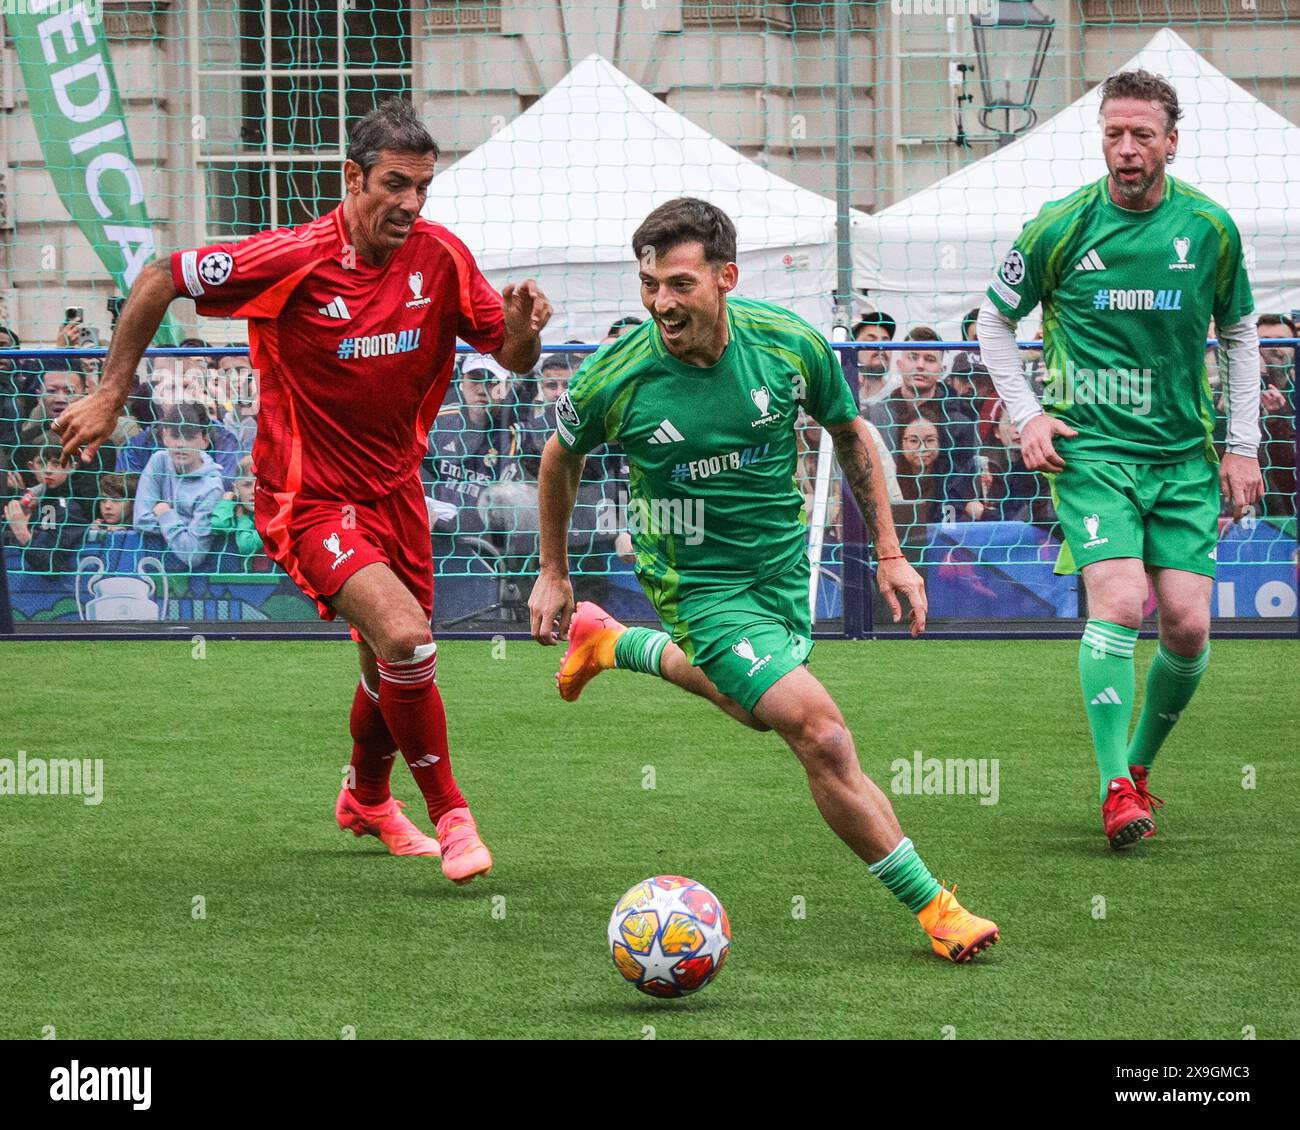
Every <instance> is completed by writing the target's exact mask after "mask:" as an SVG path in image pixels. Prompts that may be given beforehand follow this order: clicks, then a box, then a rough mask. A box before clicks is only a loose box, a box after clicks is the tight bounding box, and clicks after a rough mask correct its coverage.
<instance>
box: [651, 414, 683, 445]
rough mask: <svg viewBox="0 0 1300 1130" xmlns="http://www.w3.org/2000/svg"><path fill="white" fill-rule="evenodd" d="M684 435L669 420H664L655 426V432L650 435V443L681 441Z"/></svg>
mask: <svg viewBox="0 0 1300 1130" xmlns="http://www.w3.org/2000/svg"><path fill="white" fill-rule="evenodd" d="M685 439H686V437H685V436H684V435H682V433H681V432H679V431H678V430H677V429H676V428H674V427H673V424H672V421H671V420H665V421H664V422H663V423H662V424H660V425H659V426H658V427H657V428H655V434H654V435H652V436H651V437H650V442H651V443H682V442H684V441H685Z"/></svg>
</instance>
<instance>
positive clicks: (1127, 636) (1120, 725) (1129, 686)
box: [1079, 620, 1138, 801]
mask: <svg viewBox="0 0 1300 1130" xmlns="http://www.w3.org/2000/svg"><path fill="white" fill-rule="evenodd" d="M1137 638H1138V633H1137V629H1136V628H1125V627H1122V626H1121V625H1119V624H1112V623H1111V622H1110V621H1109V620H1089V621H1088V623H1087V624H1086V625H1085V626H1084V629H1083V639H1082V640H1081V641H1080V643H1079V683H1080V685H1081V686H1082V687H1083V709H1084V710H1085V711H1086V712H1087V715H1088V725H1089V727H1091V729H1092V745H1093V749H1094V751H1095V753H1096V755H1097V768H1098V770H1100V772H1101V790H1100V791H1101V799H1102V800H1103V801H1105V799H1106V786H1107V784H1108V783H1109V782H1111V781H1113V780H1114V779H1115V778H1116V777H1129V771H1128V726H1129V722H1130V721H1132V718H1133V695H1134V692H1135V690H1136V682H1137V680H1136V677H1135V675H1134V673H1133V647H1134V645H1135V644H1136V643H1137ZM1129 779H1130V780H1132V778H1131V777H1129Z"/></svg>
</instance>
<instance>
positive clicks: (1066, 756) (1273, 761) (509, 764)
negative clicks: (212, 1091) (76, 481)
mask: <svg viewBox="0 0 1300 1130" xmlns="http://www.w3.org/2000/svg"><path fill="white" fill-rule="evenodd" d="M1152 648H1153V645H1152V644H1151V643H1150V642H1144V643H1143V644H1141V645H1140V646H1139V650H1138V660H1139V685H1140V680H1141V678H1142V675H1143V673H1144V671H1145V667H1146V664H1147V662H1148V661H1149V659H1150V656H1151V653H1152ZM192 651H193V649H192V646H191V644H190V643H189V642H188V641H187V642H176V643H94V644H90V643H64V644H0V678H2V679H3V685H4V686H5V688H6V693H5V694H4V696H3V700H2V701H0V734H3V748H0V757H5V758H15V757H16V756H17V751H18V750H25V751H27V755H28V757H29V758H34V757H44V758H53V757H78V758H102V759H103V763H104V797H103V802H102V804H100V805H98V806H86V805H84V804H83V803H82V800H81V798H78V797H69V796H61V797H50V796H46V797H30V796H21V797H20V796H0V845H2V851H3V860H4V878H3V882H2V883H0V952H3V953H4V955H5V961H4V966H5V970H4V988H3V991H2V993H0V997H2V998H3V1007H0V1037H7V1038H38V1037H40V1036H41V1035H42V1033H43V1031H44V1030H46V1027H47V1026H51V1025H52V1026H53V1027H54V1030H55V1032H56V1033H57V1035H58V1037H59V1038H107V1037H126V1038H204V1037H231V1038H245V1037H297V1038H321V1039H336V1038H339V1037H340V1036H342V1035H344V1034H345V1033H346V1032H347V1031H348V1030H353V1031H355V1035H356V1037H357V1038H359V1039H364V1038H385V1037H387V1038H392V1037H424V1038H448V1037H600V1038H613V1039H640V1038H645V1037H648V1036H650V1035H654V1036H656V1037H658V1038H688V1037H705V1038H711V1037H909V1038H920V1039H940V1038H943V1037H944V1036H945V1035H949V1036H952V1035H955V1037H956V1038H957V1039H980V1038H1026V1037H1031V1038H1056V1037H1120V1038H1123V1037H1134V1038H1171V1037H1217V1038H1228V1039H1238V1038H1241V1036H1242V1034H1243V1030H1244V1029H1247V1028H1248V1027H1249V1028H1253V1029H1254V1030H1255V1033H1256V1034H1257V1036H1258V1037H1259V1038H1261V1039H1265V1038H1275V1037H1289V1038H1292V1039H1294V1038H1296V1037H1297V1036H1300V974H1298V973H1297V970H1298V969H1300V942H1298V941H1297V935H1296V930H1295V924H1294V917H1295V912H1294V907H1295V893H1294V892H1295V886H1294V884H1295V878H1296V861H1297V850H1296V841H1297V837H1296V821H1297V814H1298V813H1300V779H1298V776H1297V768H1298V767H1297V762H1296V752H1297V744H1298V743H1297V737H1296V735H1297V731H1298V729H1300V718H1298V717H1297V714H1298V713H1300V709H1298V707H1297V701H1298V698H1300V696H1297V679H1296V672H1297V670H1300V644H1296V643H1287V642H1247V641H1221V642H1218V643H1216V644H1215V653H1214V659H1213V661H1212V663H1211V666H1210V670H1209V673H1208V675H1207V677H1206V680H1205V682H1204V683H1203V684H1202V688H1201V691H1200V693H1199V695H1198V697H1197V699H1196V700H1195V701H1194V703H1193V704H1192V707H1191V708H1190V709H1189V711H1188V712H1187V715H1186V716H1185V718H1184V719H1183V721H1182V723H1181V724H1180V725H1179V727H1178V728H1177V729H1176V730H1175V732H1174V735H1173V737H1172V738H1171V739H1170V742H1169V743H1168V745H1167V746H1166V748H1165V749H1164V751H1162V753H1161V756H1160V758H1159V760H1158V761H1157V763H1156V772H1155V775H1154V779H1153V785H1154V787H1155V791H1156V792H1157V793H1159V794H1161V795H1163V796H1164V797H1165V799H1166V801H1167V802H1168V804H1167V807H1166V808H1165V809H1164V811H1163V813H1162V814H1158V816H1159V837H1158V838H1157V839H1156V840H1155V841H1153V842H1150V843H1146V844H1142V845H1139V846H1138V847H1137V848H1135V849H1134V850H1132V851H1130V852H1127V853H1124V854H1116V853H1113V852H1111V851H1110V850H1109V849H1107V847H1106V846H1105V843H1104V841H1103V839H1102V836H1101V829H1100V821H1099V816H1098V805H1097V801H1096V784H1097V783H1096V780H1095V770H1094V768H1093V761H1092V755H1091V752H1090V745H1089V742H1088V738H1087V731H1086V721H1085V719H1084V715H1083V711H1082V709H1081V707H1080V705H1079V701H1078V700H1079V691H1078V687H1077V683H1076V676H1075V655H1076V651H1077V645H1075V644H1072V643H1066V642H1059V643H1058V642H1041V641H1035V642H1002V643H983V642H969V643H965V642H963V643H956V642H953V643H949V642H921V643H899V642H887V643H884V642H882V643H859V644H852V643H841V642H836V643H822V644H819V645H818V647H817V651H816V653H815V655H814V657H813V670H814V672H815V673H816V674H817V675H818V676H820V677H821V678H822V680H823V681H824V682H825V683H826V684H827V685H828V686H829V687H830V689H831V692H832V693H833V694H834V695H835V697H836V699H837V700H838V701H839V703H840V704H841V706H842V708H843V710H844V713H845V716H846V717H847V719H848V722H849V725H850V726H851V728H852V730H853V732H854V735H855V737H856V739H857V744H858V749H859V753H860V756H861V759H862V762H863V765H864V767H865V769H866V770H867V772H868V773H869V774H870V775H871V776H872V777H873V778H874V779H875V780H876V781H877V783H879V784H881V785H882V787H884V788H886V790H887V791H888V790H889V787H890V781H891V778H892V774H891V771H890V763H891V762H892V761H893V760H895V759H897V758H909V759H910V758H911V757H912V755H913V751H915V750H920V751H922V753H923V755H924V756H926V757H939V758H947V757H976V758H997V759H998V765H999V796H998V803H997V804H995V805H981V804H979V803H978V800H977V798H975V797H972V796H925V795H920V796H917V795H904V796H896V797H894V801H895V804H896V806H897V810H898V813H899V817H900V819H901V821H902V824H903V827H904V829H905V831H906V832H907V833H908V834H909V835H911V837H912V838H913V840H914V841H915V842H916V844H917V846H918V847H919V849H920V851H921V853H922V855H923V856H924V858H925V859H926V860H927V862H928V863H929V865H930V867H931V869H932V870H933V871H934V872H935V874H936V876H938V877H941V878H943V879H947V880H956V881H958V882H959V884H960V892H961V897H962V899H963V901H965V902H966V903H967V905H969V906H970V907H971V908H972V909H975V910H977V911H978V912H979V913H981V914H984V915H987V916H991V917H994V918H996V919H997V921H998V922H999V924H1000V925H1001V927H1002V932H1003V937H1002V942H1001V944H1000V945H998V946H996V947H994V948H993V949H992V950H991V951H990V952H989V954H988V955H987V959H983V958H981V959H977V961H976V963H974V964H972V965H970V966H967V967H961V968H957V967H954V966H951V965H949V964H948V963H947V962H944V961H941V960H940V959H938V958H935V957H933V956H931V954H930V952H929V947H928V944H927V940H926V938H925V937H924V935H923V934H922V933H921V931H920V930H919V928H918V927H917V925H916V923H915V921H914V920H913V918H912V917H911V916H910V915H908V914H907V913H905V912H904V911H903V910H902V908H901V907H900V906H898V905H897V904H896V903H895V902H894V901H893V900H892V899H891V898H890V897H889V896H888V894H887V893H886V892H885V891H884V890H883V888H881V887H880V886H879V884H878V883H876V882H875V880H873V879H872V878H871V877H870V876H869V875H868V874H867V873H866V869H865V867H864V866H863V865H862V864H861V863H859V862H858V861H857V860H856V859H855V858H854V857H853V856H852V855H851V854H850V853H849V851H848V850H847V849H846V848H844V847H843V846H842V845H841V844H840V843H839V841H838V840H836V839H835V837H834V836H833V835H832V834H831V832H830V831H829V830H828V829H827V828H826V827H825V825H824V824H823V823H822V821H821V819H820V817H819V816H818V814H817V811H816V809H815V808H814V807H813V804H812V801H811V799H810V797H809V795H808V791H807V787H806V784H805V781H804V778H803V774H802V772H801V771H800V769H799V768H798V766H797V764H796V763H795V761H794V759H793V757H792V756H791V754H790V753H788V752H787V751H786V749H785V747H784V746H783V745H782V744H781V743H780V742H779V741H778V740H777V739H776V738H774V737H772V736H770V735H759V734H754V733H751V732H749V731H747V730H744V729H742V728H741V727H739V726H737V725H736V724H734V723H732V722H730V721H729V720H727V719H726V718H724V717H723V716H722V715H721V714H719V713H717V712H716V711H714V710H713V709H712V708H711V707H709V706H708V705H707V704H705V703H704V702H702V701H699V700H695V699H691V698H688V697H687V696H686V695H684V694H682V693H681V692H679V691H677V690H675V689H674V688H672V687H670V686H668V685H667V684H663V683H659V682H657V681H655V680H652V679H649V678H646V677H644V676H640V675H632V674H626V673H615V674H611V675H606V676H603V677H602V678H600V679H599V680H597V681H596V682H595V683H593V684H592V685H591V687H590V688H588V690H587V692H586V694H585V695H584V696H583V699H582V701H581V702H580V703H577V704H574V705H569V704H565V703H563V702H561V701H560V700H559V698H558V696H557V695H556V693H555V690H554V687H553V684H552V673H553V671H554V668H555V664H556V663H557V661H558V659H559V652H558V650H548V651H543V650H542V649H540V648H538V647H536V646H535V645H533V644H531V643H514V642H511V643H508V644H506V645H505V646H504V649H503V650H502V649H501V648H500V647H498V648H497V649H496V650H495V651H494V649H493V645H492V644H490V643H486V642H484V643H468V642H467V643H447V644H444V645H443V646H442V655H441V661H440V663H439V679H440V683H441V686H442V690H443V694H444V696H445V698H446V701H447V704H448V709H449V713H450V717H451V728H452V741H453V753H454V757H455V764H456V769H457V772H458V775H459V777H460V780H461V783H462V785H463V787H464V789H465V792H466V794H467V795H468V797H469V798H470V801H471V803H472V804H473V806H474V807H475V810H476V812H477V814H478V817H479V821H480V824H481V827H482V830H483V833H484V836H485V838H486V839H487V841H488V843H489V844H490V846H491V847H492V850H493V852H494V854H495V857H496V862H497V868H496V870H495V871H494V873H493V874H492V875H491V876H489V877H488V878H487V879H486V880H482V881H479V882H476V883H474V884H472V885H471V886H469V887H465V888H459V887H453V886H452V885H450V884H449V883H447V882H446V881H445V880H444V879H443V878H442V875H441V872H439V871H438V870H437V866H436V864H433V863H431V862H429V861H427V860H420V859H395V858H392V857H390V856H388V855H387V854H386V853H385V852H384V850H383V848H382V846H381V845H380V844H379V843H378V841H375V840H372V839H368V838H367V839H364V840H358V839H355V838H354V837H352V836H351V835H349V834H345V833H343V832H340V831H339V830H338V829H337V828H336V827H335V825H334V820H333V804H334V799H335V796H336V794H337V791H338V787H339V783H340V780H341V772H342V767H343V766H344V765H345V763H346V761H347V755H348V752H349V749H350V746H349V745H348V743H347V742H346V734H345V725H346V709H347V704H348V702H349V701H350V697H351V693H352V688H353V686H354V685H355V678H356V671H355V662H354V659H353V656H352V654H351V652H350V645H345V644H338V643H300V644H286V643H265V642H263V643H218V642H213V643H209V644H208V645H207V649H206V657H204V658H195V657H194V655H193V654H192ZM1248 766H1249V767H1253V768H1251V769H1247V768H1245V767H1248ZM651 768H652V769H653V778H654V785H655V787H654V788H653V789H650V788H646V787H644V785H645V784H646V783H647V780H648V778H649V776H650V769H651ZM1252 772H1253V777H1254V787H1253V788H1243V780H1247V776H1246V775H1247V774H1250V773H1252ZM393 780H394V786H395V792H396V793H397V795H398V796H399V797H400V798H402V799H404V800H406V801H407V802H408V803H409V804H410V811H411V813H412V815H413V816H415V818H416V819H417V820H418V822H420V823H421V825H422V826H424V827H427V826H428V820H427V814H426V813H425V812H424V810H423V805H422V804H421V803H420V801H419V795H418V792H417V791H416V789H415V787H414V784H413V782H412V781H411V779H410V775H409V773H408V772H407V771H406V769H405V767H404V766H403V765H402V764H401V763H400V762H399V763H398V765H397V767H396V769H395V771H394V777H393ZM664 872H670V873H671V872H680V873H682V874H686V875H690V876H692V877H694V878H697V879H699V880H700V881H701V882H703V883H706V884H707V885H709V886H710V887H712V888H713V890H714V891H715V892H716V893H717V894H718V896H719V897H720V898H721V899H722V901H723V903H724V904H725V905H726V907H727V909H728V911H729V913H730V916H731V921H732V924H733V928H734V931H735V947H734V951H733V954H732V957H731V960H730V961H729V962H728V965H727V968H726V970H725V971H724V972H723V973H722V975H721V976H720V977H719V978H718V980H717V981H716V982H715V983H714V984H713V985H710V986H709V987H708V988H707V989H705V990H704V991H703V992H702V993H700V994H698V995H696V996H694V997H690V998H687V999H685V1000H681V1001H666V1002H665V1001H656V1000H652V999H650V998H647V997H643V996H642V995H641V994H639V993H637V992H636V991H635V990H633V989H632V988H631V987H630V986H628V985H626V984H624V983H623V982H622V980H621V979H620V978H619V976H618V975H617V973H616V972H615V970H614V968H613V966H612V964H611V962H610V960H609V956H608V954H607V952H606V945H605V925H606V921H607V919H608V915H609V912H610V909H611V908H612V906H613V903H614V901H615V899H616V898H617V897H618V896H619V895H620V894H621V893H622V892H623V890H624V889H625V888H627V887H628V886H630V885H631V884H632V883H634V882H635V881H637V880H640V879H642V878H644V877H646V876H648V875H652V874H657V873H664ZM196 897H201V898H202V899H203V900H204V904H205V908H206V916H199V917H196V916H195V912H194V906H195V903H194V900H195V898H196ZM797 899H802V900H803V905H804V913H803V915H802V916H798V915H797V914H796V913H795V908H796V907H797V906H798V905H799V903H798V902H796V900H797ZM1100 900H1104V916H1102V908H1103V902H1102V901H1100Z"/></svg>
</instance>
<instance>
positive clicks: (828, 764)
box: [791, 718, 857, 777]
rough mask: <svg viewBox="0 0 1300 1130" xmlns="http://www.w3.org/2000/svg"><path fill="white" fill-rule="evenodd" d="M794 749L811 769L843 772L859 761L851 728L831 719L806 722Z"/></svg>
mask: <svg viewBox="0 0 1300 1130" xmlns="http://www.w3.org/2000/svg"><path fill="white" fill-rule="evenodd" d="M791 745H792V746H793V747H794V751H795V753H796V754H798V756H799V760H800V761H802V762H803V765H804V768H805V769H807V770H808V772H809V773H825V774H829V775H831V776H836V777H838V776H841V775H842V774H844V773H846V772H848V771H849V769H850V768H851V767H852V766H854V765H856V764H857V758H856V757H855V755H854V753H853V742H852V740H851V739H850V737H849V731H848V728H847V727H846V726H845V725H844V724H843V723H842V722H837V721H833V720H830V719H820V718H819V719H814V720H811V721H809V722H808V723H806V724H805V725H804V726H803V728H802V729H801V730H800V732H799V733H798V735H797V736H796V737H795V739H794V741H792V742H791Z"/></svg>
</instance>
